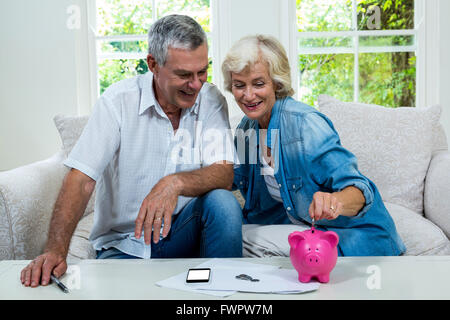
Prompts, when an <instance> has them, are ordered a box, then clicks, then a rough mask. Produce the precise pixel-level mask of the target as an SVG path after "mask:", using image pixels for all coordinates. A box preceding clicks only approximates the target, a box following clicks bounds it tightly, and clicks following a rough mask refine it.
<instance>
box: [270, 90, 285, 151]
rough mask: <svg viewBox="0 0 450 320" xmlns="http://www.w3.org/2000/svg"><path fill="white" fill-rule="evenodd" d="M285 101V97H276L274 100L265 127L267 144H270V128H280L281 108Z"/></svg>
mask: <svg viewBox="0 0 450 320" xmlns="http://www.w3.org/2000/svg"><path fill="white" fill-rule="evenodd" d="M285 101H286V99H285V98H283V99H277V100H276V101H275V104H274V105H273V108H272V111H271V114H270V121H269V126H268V128H267V140H266V143H267V144H266V145H267V146H271V145H272V129H275V130H276V131H275V132H278V129H280V116H281V110H282V109H283V106H284V104H285Z"/></svg>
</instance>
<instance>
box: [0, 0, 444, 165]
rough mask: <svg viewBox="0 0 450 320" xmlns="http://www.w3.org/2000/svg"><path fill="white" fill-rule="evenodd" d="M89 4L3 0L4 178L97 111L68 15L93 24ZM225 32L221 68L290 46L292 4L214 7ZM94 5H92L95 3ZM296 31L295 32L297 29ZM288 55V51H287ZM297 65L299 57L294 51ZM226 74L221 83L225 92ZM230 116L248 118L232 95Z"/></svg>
mask: <svg viewBox="0 0 450 320" xmlns="http://www.w3.org/2000/svg"><path fill="white" fill-rule="evenodd" d="M87 1H88V0H39V1H35V0H2V1H1V4H0V41H1V50H0V70H1V73H0V171H1V170H8V169H12V168H15V167H18V166H21V165H25V164H27V163H31V162H34V161H38V160H42V159H45V158H47V157H49V156H51V155H52V154H53V153H54V152H56V151H57V150H58V149H59V147H60V145H61V142H60V139H59V135H58V133H57V131H56V129H55V127H54V124H53V120H52V119H53V117H54V116H55V115H56V114H58V113H62V114H68V115H75V114H87V113H88V112H89V110H90V108H91V106H92V98H91V97H92V96H93V95H92V94H91V92H90V88H91V87H92V86H91V84H90V81H92V79H91V77H90V71H89V67H90V66H89V55H88V44H87V36H86V35H87V32H86V29H85V28H86V23H85V22H86V20H83V21H82V23H81V29H79V30H70V29H68V28H67V26H66V22H67V19H68V16H69V15H68V13H67V8H68V7H69V6H70V5H73V4H76V5H79V7H80V9H81V18H82V19H87V14H86V13H87V12H86V3H87ZM211 1H212V3H213V4H214V8H213V10H215V15H216V19H217V20H218V21H217V22H218V23H219V24H220V26H221V28H219V29H218V30H216V31H215V32H218V33H219V39H220V42H219V43H215V44H214V48H213V50H214V54H215V56H217V57H218V59H217V60H218V61H220V62H221V61H222V60H223V58H224V57H225V54H226V52H227V51H228V49H229V48H230V46H231V45H232V43H233V42H235V41H236V40H238V39H240V38H241V37H243V36H245V35H247V34H254V33H266V34H271V35H273V36H275V37H277V38H279V39H280V40H281V42H282V43H283V44H284V45H285V46H287V44H288V43H289V37H290V36H291V35H290V34H289V32H290V30H289V27H288V26H287V25H286V24H285V22H286V21H283V18H280V13H281V15H282V16H283V17H286V16H288V15H287V14H286V11H289V10H292V8H289V7H288V5H287V3H288V1H279V0H227V1H223V0H211ZM437 1H439V12H440V17H439V20H440V21H439V26H440V30H439V40H440V41H439V42H440V48H439V50H440V51H439V56H440V65H439V66H440V74H439V80H440V83H439V95H438V96H439V102H440V103H441V105H442V106H443V115H442V124H443V125H444V127H445V130H446V133H447V137H448V140H449V141H450V77H449V74H450V61H449V57H450V36H449V34H448V33H449V32H450V19H448V14H450V1H449V0H437ZM91 2H92V1H91ZM292 30H294V29H292ZM287 49H288V50H289V48H287ZM289 55H290V59H291V62H292V61H294V60H295V59H292V58H291V57H292V50H291V51H289ZM218 71H219V72H216V73H215V82H216V84H218V85H219V87H221V86H222V79H221V75H220V70H218ZM226 96H227V99H228V101H229V105H230V111H231V113H232V114H234V115H236V116H235V117H234V119H232V121H234V122H236V121H238V120H239V119H240V117H241V115H242V113H241V111H240V110H239V108H238V107H237V105H236V104H235V102H234V99H233V98H232V97H231V95H230V94H226Z"/></svg>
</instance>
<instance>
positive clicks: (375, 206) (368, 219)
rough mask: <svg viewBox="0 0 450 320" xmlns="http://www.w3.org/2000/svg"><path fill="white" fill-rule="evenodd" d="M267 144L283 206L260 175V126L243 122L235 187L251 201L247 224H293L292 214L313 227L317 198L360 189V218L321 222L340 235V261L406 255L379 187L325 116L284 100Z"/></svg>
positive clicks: (277, 109)
mask: <svg viewBox="0 0 450 320" xmlns="http://www.w3.org/2000/svg"><path fill="white" fill-rule="evenodd" d="M240 129H242V130H240ZM249 129H250V130H249ZM252 129H253V130H252ZM239 137H240V138H239ZM242 138H244V139H242ZM242 142H244V143H242ZM266 143H267V146H268V147H272V155H273V157H274V163H275V165H276V167H275V178H276V180H277V182H278V184H279V186H280V193H281V198H282V200H283V203H280V202H278V201H276V200H274V199H273V198H272V197H271V196H270V194H269V192H268V191H267V187H266V183H265V181H264V177H263V176H262V175H261V162H260V160H259V156H258V155H259V126H258V122H257V121H256V120H250V119H249V118H247V117H244V118H243V119H242V121H241V123H240V124H239V126H238V128H237V131H236V135H235V145H236V148H237V150H238V156H239V162H240V164H239V165H237V166H236V167H235V170H234V173H235V175H234V187H235V188H239V189H240V191H241V193H242V195H243V197H244V198H245V201H246V202H245V206H244V208H243V215H244V223H256V224H288V223H291V222H290V219H289V218H288V216H287V214H289V215H291V216H292V217H293V218H295V219H298V220H300V221H301V222H303V223H311V218H310V216H309V213H308V209H309V205H310V203H311V201H312V198H313V195H314V193H315V192H317V191H322V192H337V191H341V190H342V189H344V188H346V187H348V186H355V187H357V188H358V189H360V190H361V191H362V192H363V194H364V197H365V205H364V207H363V208H362V209H361V210H360V212H358V214H357V215H356V216H353V217H346V216H339V217H338V218H337V219H334V220H325V219H323V220H320V221H317V222H316V227H317V228H318V229H321V230H332V231H334V232H336V233H337V234H338V235H339V245H338V253H339V255H341V256H342V255H344V256H375V255H386V256H388V255H400V254H402V253H403V252H404V251H405V250H406V248H405V246H404V244H403V242H402V240H401V239H400V237H399V235H398V233H397V230H396V228H395V225H394V222H393V220H392V218H391V216H390V215H389V212H388V211H387V209H386V207H385V206H384V204H383V202H382V199H381V196H380V193H379V191H378V189H377V187H376V186H375V184H374V183H373V182H372V181H370V180H369V179H368V178H367V177H365V176H364V175H362V174H361V173H360V172H359V170H358V167H357V161H356V157H355V156H354V155H353V154H352V153H351V152H350V151H348V150H347V149H345V148H343V147H342V145H341V143H340V139H339V135H338V133H337V132H336V130H335V129H334V126H333V124H332V122H331V121H330V120H329V119H328V118H327V117H326V116H325V115H324V114H322V113H320V112H318V111H317V110H315V109H314V108H312V107H310V106H308V105H306V104H303V103H301V102H298V101H296V100H294V99H292V98H291V97H287V98H284V99H279V100H277V101H276V103H275V105H274V107H273V109H272V113H271V119H270V123H269V127H268V129H267V141H266ZM274 147H275V148H274ZM243 151H245V154H244V153H243ZM286 237H287V235H286Z"/></svg>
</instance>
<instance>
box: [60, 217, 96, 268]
mask: <svg viewBox="0 0 450 320" xmlns="http://www.w3.org/2000/svg"><path fill="white" fill-rule="evenodd" d="M93 224H94V215H93V214H90V215H88V216H86V217H83V218H82V219H81V220H80V222H79V223H78V225H77V228H76V229H75V232H74V234H73V236H72V239H71V241H70V246H69V253H68V255H67V263H69V264H71V263H77V262H79V261H80V260H82V259H95V256H96V253H95V250H94V248H93V247H92V245H91V242H90V241H89V235H90V234H91V229H92V225H93Z"/></svg>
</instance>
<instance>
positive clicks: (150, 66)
mask: <svg viewBox="0 0 450 320" xmlns="http://www.w3.org/2000/svg"><path fill="white" fill-rule="evenodd" d="M147 65H148V70H150V71H151V72H152V73H153V74H155V73H158V68H157V66H158V63H156V60H155V58H154V57H153V56H152V55H151V54H148V55H147Z"/></svg>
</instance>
